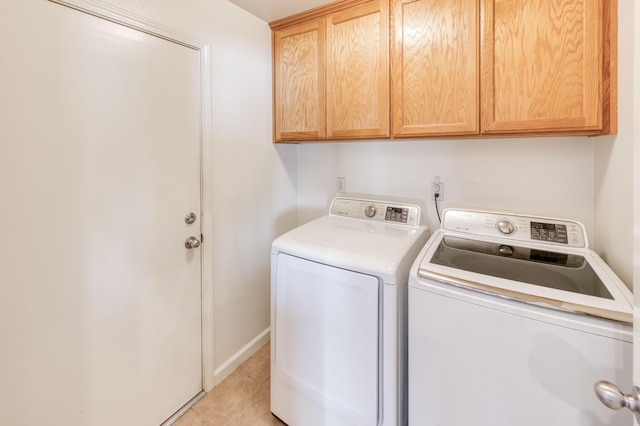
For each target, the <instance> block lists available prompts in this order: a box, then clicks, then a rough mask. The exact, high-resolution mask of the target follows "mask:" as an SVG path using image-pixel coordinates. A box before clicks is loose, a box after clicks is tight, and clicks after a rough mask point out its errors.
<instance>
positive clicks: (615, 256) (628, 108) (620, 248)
mask: <svg viewBox="0 0 640 426" xmlns="http://www.w3.org/2000/svg"><path fill="white" fill-rule="evenodd" d="M635 4H636V2H634V1H621V2H618V38H619V46H618V58H619V59H618V80H619V89H618V111H619V113H618V115H619V119H618V124H619V129H618V134H617V135H616V136H611V137H606V138H597V139H596V140H595V145H594V165H595V178H594V202H595V205H594V210H595V230H596V238H597V242H598V244H597V246H596V250H597V251H598V253H599V254H600V255H601V256H602V258H603V259H604V260H605V261H606V262H607V263H609V265H610V266H611V267H612V269H613V270H614V271H616V273H617V274H618V275H619V276H620V278H621V279H622V280H623V281H624V282H625V283H626V284H627V286H629V287H632V281H633V280H632V276H633V274H632V232H631V230H632V228H633V194H634V192H633V145H634V140H635V139H638V137H640V135H639V134H638V133H637V132H638V128H637V126H636V127H635V128H634V121H637V120H638V110H637V105H635V108H634V99H633V93H634V92H633V90H632V88H633V87H634V86H636V85H637V84H638V78H639V77H640V70H639V69H638V68H637V66H636V67H635V68H634V62H637V61H638V58H637V56H636V55H637V53H636V52H637V50H636V51H634V39H635V40H636V43H637V31H638V30H637V28H638V25H640V23H639V22H637V17H636V16H635V15H636V14H635V13H634V10H635V8H636V7H637V6H635ZM634 19H635V20H636V22H635V23H634ZM634 34H635V37H634ZM634 77H635V81H634ZM634 117H635V119H634Z"/></svg>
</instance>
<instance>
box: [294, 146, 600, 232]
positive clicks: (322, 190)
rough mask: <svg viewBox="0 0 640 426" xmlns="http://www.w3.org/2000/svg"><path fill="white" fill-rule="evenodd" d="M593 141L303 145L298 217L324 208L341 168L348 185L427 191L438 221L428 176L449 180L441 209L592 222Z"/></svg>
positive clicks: (431, 216) (433, 221)
mask: <svg viewBox="0 0 640 426" xmlns="http://www.w3.org/2000/svg"><path fill="white" fill-rule="evenodd" d="M592 146H593V145H592V141H591V139H589V138H586V137H565V138H516V139H498V140H487V139H470V140H419V141H418V140H412V141H392V142H352V143H327V144H320V143H316V144H306V145H300V148H299V154H298V160H299V163H298V167H299V172H298V185H299V191H298V197H299V207H300V218H299V220H300V222H305V221H308V220H309V219H311V218H313V217H317V216H319V215H321V214H323V211H325V210H326V209H325V204H326V201H327V199H328V198H329V197H330V196H331V194H332V192H334V191H335V179H336V176H344V177H346V181H347V190H348V191H350V192H351V191H353V192H365V193H374V194H395V195H403V196H409V197H412V198H420V199H423V200H424V201H425V202H426V203H427V204H428V220H429V225H430V226H431V228H432V229H435V228H436V227H438V221H437V217H436V213H435V209H434V204H433V202H432V201H430V200H429V198H430V193H429V184H430V182H431V181H432V180H433V177H434V176H439V177H440V180H441V181H442V182H444V200H443V201H442V202H441V203H439V208H441V209H442V208H446V207H480V208H487V209H500V210H509V211H517V212H521V213H530V214H536V215H547V216H555V217H567V218H572V219H577V220H579V221H581V222H583V223H584V224H585V225H586V226H587V227H589V228H590V229H592V228H593V207H592V206H593V196H592V184H593V165H592ZM309 170H313V171H312V172H311V173H310V172H309Z"/></svg>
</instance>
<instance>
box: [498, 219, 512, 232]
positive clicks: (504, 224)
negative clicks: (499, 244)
mask: <svg viewBox="0 0 640 426" xmlns="http://www.w3.org/2000/svg"><path fill="white" fill-rule="evenodd" d="M496 228H497V229H498V231H500V232H502V233H503V234H505V235H509V234H513V232H514V231H515V230H516V227H515V225H514V224H513V223H512V222H511V221H509V220H507V219H502V220H500V221H498V223H496Z"/></svg>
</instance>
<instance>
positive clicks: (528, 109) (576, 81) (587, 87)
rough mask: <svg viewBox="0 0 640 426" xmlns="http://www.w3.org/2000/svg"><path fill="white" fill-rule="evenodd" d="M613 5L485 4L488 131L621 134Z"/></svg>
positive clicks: (551, 0)
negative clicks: (617, 117) (617, 130)
mask: <svg viewBox="0 0 640 426" xmlns="http://www.w3.org/2000/svg"><path fill="white" fill-rule="evenodd" d="M614 1H615V0H614ZM612 3H613V1H611V0H604V1H603V0H570V1H567V0H545V1H529V0H482V6H483V19H482V29H481V31H482V39H481V51H482V58H481V64H482V65H481V67H482V71H481V72H482V80H481V87H482V111H481V115H482V132H483V133H503V134H505V133H549V132H585V133H590V132H591V133H594V134H597V133H603V132H611V131H612V130H613V131H614V132H615V111H611V107H612V104H613V109H615V100H614V102H611V99H612V98H611V96H615V88H614V87H612V86H611V84H612V82H613V84H615V76H612V75H610V70H609V67H610V66H611V64H612V62H611V61H612V59H613V58H612V54H613V55H614V56H615V51H614V49H612V45H611V42H612V41H613V47H614V48H615V35H614V34H615V31H617V27H616V25H615V23H614V21H612V20H613V19H615V17H614V16H612V13H611V4H612ZM612 37H613V39H612ZM612 79H613V81H612ZM612 114H613V116H612ZM612 119H613V122H612V121H611V120H612Z"/></svg>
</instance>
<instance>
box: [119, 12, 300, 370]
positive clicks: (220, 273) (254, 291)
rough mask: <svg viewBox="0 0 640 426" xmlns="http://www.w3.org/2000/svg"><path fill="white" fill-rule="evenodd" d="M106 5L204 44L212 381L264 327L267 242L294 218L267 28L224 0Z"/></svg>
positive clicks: (290, 157) (291, 152) (291, 157)
mask: <svg viewBox="0 0 640 426" xmlns="http://www.w3.org/2000/svg"><path fill="white" fill-rule="evenodd" d="M108 3H110V4H112V5H114V6H116V7H119V8H121V9H124V10H127V11H129V12H131V13H134V14H136V15H139V16H142V17H144V18H146V19H149V20H151V21H154V22H157V23H159V24H162V25H165V26H168V27H170V28H172V29H174V30H178V31H181V32H184V33H186V34H189V35H191V36H193V37H195V38H197V39H199V40H201V41H204V42H209V43H211V69H212V92H213V105H212V115H213V117H212V119H213V164H210V165H209V166H210V167H212V169H213V183H212V186H213V202H214V206H213V222H214V229H213V234H214V237H213V238H214V240H213V241H211V242H205V243H208V244H213V246H214V247H213V253H214V262H213V281H214V311H215V313H214V316H215V321H214V368H215V369H216V370H217V373H218V376H219V377H218V378H217V379H218V380H219V379H220V378H222V376H224V374H226V373H228V372H229V369H224V368H223V367H225V366H230V367H231V368H232V367H233V366H234V362H235V361H240V360H241V359H236V356H242V355H243V354H242V352H241V351H242V350H243V348H244V347H245V346H246V345H247V344H249V343H250V342H251V341H252V340H253V339H255V338H256V337H257V336H259V335H260V334H261V333H263V332H264V331H265V330H267V329H268V328H269V325H270V316H269V297H270V291H269V288H270V281H269V280H270V275H269V270H270V268H269V260H270V259H269V252H270V245H271V241H272V240H273V239H274V238H275V237H276V236H278V235H280V234H282V233H284V232H286V231H287V230H289V229H291V228H292V227H294V226H295V225H296V223H297V208H296V191H297V187H296V155H297V153H296V151H297V148H296V147H295V146H277V147H274V146H273V145H272V143H271V108H272V106H271V32H270V29H269V27H268V25H267V23H265V22H263V21H261V20H259V19H258V18H256V17H254V16H253V15H250V14H249V13H247V12H245V11H244V10H242V9H240V8H238V7H237V6H235V5H233V4H231V3H229V2H227V1H226V0H182V1H179V2H176V1H172V0H108ZM266 337H267V338H268V335H267V336H266Z"/></svg>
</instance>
